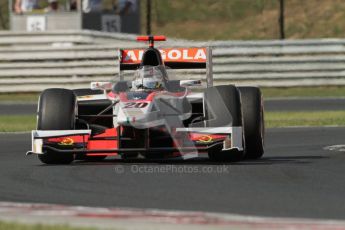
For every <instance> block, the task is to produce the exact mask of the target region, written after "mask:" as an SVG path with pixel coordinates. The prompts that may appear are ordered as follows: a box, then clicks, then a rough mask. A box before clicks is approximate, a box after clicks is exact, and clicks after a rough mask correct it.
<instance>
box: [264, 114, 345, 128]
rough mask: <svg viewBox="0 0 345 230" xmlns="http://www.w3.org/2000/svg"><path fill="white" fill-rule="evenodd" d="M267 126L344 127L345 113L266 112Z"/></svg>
mask: <svg viewBox="0 0 345 230" xmlns="http://www.w3.org/2000/svg"><path fill="white" fill-rule="evenodd" d="M265 125H266V127H268V128H273V127H288V126H332V125H339V126H343V125H345V111H315V112H310V111H308V112H306V111H299V112H266V113H265Z"/></svg>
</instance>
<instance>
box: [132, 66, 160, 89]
mask: <svg viewBox="0 0 345 230" xmlns="http://www.w3.org/2000/svg"><path fill="white" fill-rule="evenodd" d="M163 68H164V67H163ZM163 68H162V66H143V67H141V68H139V69H138V70H137V71H136V73H135V77H134V79H133V81H132V90H135V91H137V90H162V89H164V88H165V87H164V86H165V82H166V76H165V75H164V69H163Z"/></svg>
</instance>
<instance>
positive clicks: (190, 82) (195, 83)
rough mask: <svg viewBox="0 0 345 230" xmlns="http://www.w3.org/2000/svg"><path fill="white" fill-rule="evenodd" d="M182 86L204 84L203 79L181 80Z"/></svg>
mask: <svg viewBox="0 0 345 230" xmlns="http://www.w3.org/2000/svg"><path fill="white" fill-rule="evenodd" d="M180 86H182V87H186V88H188V87H198V86H202V82H201V80H181V81H180Z"/></svg>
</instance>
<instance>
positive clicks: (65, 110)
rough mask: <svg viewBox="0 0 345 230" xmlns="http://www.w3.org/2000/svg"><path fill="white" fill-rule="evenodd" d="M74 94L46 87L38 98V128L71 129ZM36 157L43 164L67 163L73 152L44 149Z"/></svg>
mask: <svg viewBox="0 0 345 230" xmlns="http://www.w3.org/2000/svg"><path fill="white" fill-rule="evenodd" d="M75 108H76V96H75V94H74V93H73V91H72V90H68V89H58V88H53V89H46V90H44V91H43V92H42V93H41V95H40V98H39V105H38V119H37V129H38V130H72V129H74V127H75V119H76V118H75V113H76V111H75V110H76V109H75ZM44 151H45V153H44V154H39V155H38V158H39V159H40V161H41V162H43V163H45V164H69V163H71V162H72V161H73V154H65V153H58V152H53V151H50V150H47V149H46V150H44Z"/></svg>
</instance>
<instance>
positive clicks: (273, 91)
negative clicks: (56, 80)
mask: <svg viewBox="0 0 345 230" xmlns="http://www.w3.org/2000/svg"><path fill="white" fill-rule="evenodd" d="M261 90H262V93H263V95H264V98H284V97H286V98H289V97H345V86H320V87H281V88H277V87H275V88H261ZM38 97H39V93H17V94H14V93H0V102H6V101H7V102H18V103H19V102H20V103H21V102H23V103H25V102H30V103H32V102H34V103H37V101H38Z"/></svg>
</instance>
